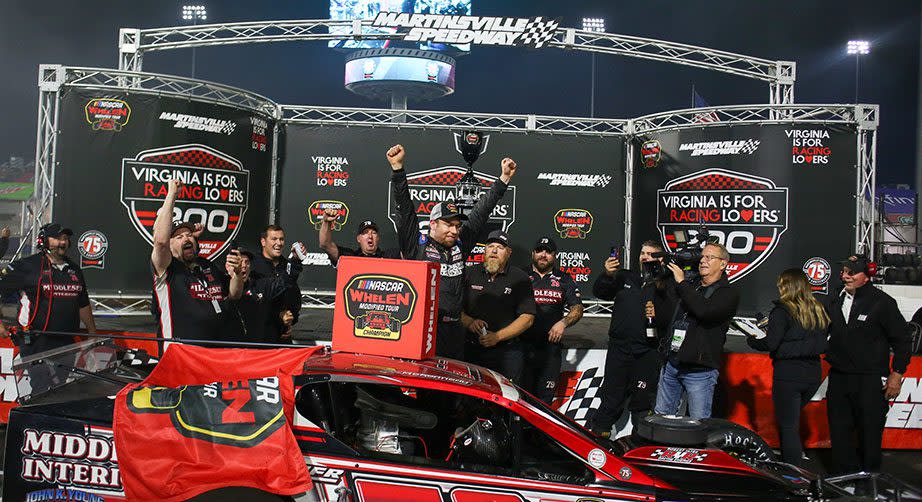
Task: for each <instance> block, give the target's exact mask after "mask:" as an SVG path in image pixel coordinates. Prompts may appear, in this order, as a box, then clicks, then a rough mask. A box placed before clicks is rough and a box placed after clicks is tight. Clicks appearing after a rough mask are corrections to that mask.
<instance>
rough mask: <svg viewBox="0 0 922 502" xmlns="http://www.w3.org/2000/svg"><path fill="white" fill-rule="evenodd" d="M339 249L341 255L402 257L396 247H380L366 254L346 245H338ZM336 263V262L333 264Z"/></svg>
mask: <svg viewBox="0 0 922 502" xmlns="http://www.w3.org/2000/svg"><path fill="white" fill-rule="evenodd" d="M336 247H337V248H338V249H339V257H340V258H342V257H343V256H358V257H359V258H390V259H392V260H399V259H400V250H399V249H396V248H391V249H381V248H378V249H376V250H375V252H374V253H372V254H365V253H363V252H362V251H361V250H359V249H353V248H347V247H344V246H340V245H338V244H337V245H336ZM333 265H334V266H335V265H336V264H335V263H334V264H333Z"/></svg>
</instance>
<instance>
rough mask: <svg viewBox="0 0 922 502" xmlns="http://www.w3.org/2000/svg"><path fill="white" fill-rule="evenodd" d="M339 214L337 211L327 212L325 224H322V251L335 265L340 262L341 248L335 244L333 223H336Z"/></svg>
mask: <svg viewBox="0 0 922 502" xmlns="http://www.w3.org/2000/svg"><path fill="white" fill-rule="evenodd" d="M337 214H338V212H337V211H336V210H335V209H327V210H325V211H324V212H323V222H321V223H320V236H319V239H320V249H322V250H323V252H324V253H326V254H327V256H328V257H329V258H330V263H332V264H333V265H336V262H338V261H339V247H338V246H337V245H336V243H335V242H333V223H334V222H336V216H337Z"/></svg>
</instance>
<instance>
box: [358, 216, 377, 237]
mask: <svg viewBox="0 0 922 502" xmlns="http://www.w3.org/2000/svg"><path fill="white" fill-rule="evenodd" d="M369 228H373V229H375V232H379V230H378V224H377V223H375V222H373V221H371V220H365V221H363V222H361V223H359V229H358V231H357V232H356V233H355V235H362V232H364V231H365V230H368V229H369Z"/></svg>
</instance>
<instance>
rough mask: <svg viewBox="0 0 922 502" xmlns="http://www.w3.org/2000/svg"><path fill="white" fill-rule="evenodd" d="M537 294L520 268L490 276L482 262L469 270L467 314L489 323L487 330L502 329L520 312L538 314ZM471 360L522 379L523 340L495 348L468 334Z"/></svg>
mask: <svg viewBox="0 0 922 502" xmlns="http://www.w3.org/2000/svg"><path fill="white" fill-rule="evenodd" d="M535 312H536V307H535V294H534V291H533V290H532V286H531V278H529V277H528V275H527V274H526V273H525V272H524V271H522V269H520V268H518V267H514V266H511V265H508V264H507V265H506V266H505V267H504V268H503V270H500V271H499V272H497V273H496V276H495V277H490V274H489V273H488V272H487V270H486V268H485V267H484V266H483V264H479V265H476V266H473V267H470V268H469V269H468V270H467V274H466V280H465V289H464V313H466V314H467V315H469V316H471V317H473V318H475V319H482V320H484V321H485V322H486V323H487V330H489V331H499V330H501V329H503V328H505V327H506V326H509V325H510V324H512V322H513V321H515V320H516V319H517V318H518V317H519V316H520V315H522V314H531V315H535ZM467 339H468V344H467V348H466V350H467V355H468V360H470V361H471V362H474V363H475V364H479V365H481V366H485V367H487V368H490V369H491V370H494V371H498V372H500V373H502V374H503V375H505V376H506V378H508V379H510V380H513V381H516V382H517V381H519V380H520V379H521V375H522V368H523V355H522V342H521V340H519V337H514V338H512V339H509V340H504V341H502V342H499V343H497V344H496V345H494V346H493V347H484V346H482V345H480V342H479V340H478V335H477V334H474V333H468V334H467Z"/></svg>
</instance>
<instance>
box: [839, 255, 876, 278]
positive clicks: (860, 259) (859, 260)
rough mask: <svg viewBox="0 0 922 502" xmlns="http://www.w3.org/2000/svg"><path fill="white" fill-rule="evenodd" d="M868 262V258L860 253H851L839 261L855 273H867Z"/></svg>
mask: <svg viewBox="0 0 922 502" xmlns="http://www.w3.org/2000/svg"><path fill="white" fill-rule="evenodd" d="M868 263H869V260H868V259H867V257H865V256H861V255H852V256H849V257H848V259H846V260H842V261H840V262H839V265H842V266H843V267H845V268H847V269H849V270H851V271H852V273H855V274H857V273H858V272H862V273H864V274H867V273H868Z"/></svg>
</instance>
